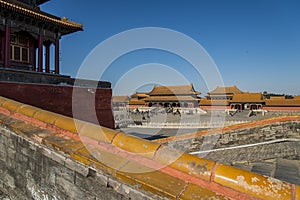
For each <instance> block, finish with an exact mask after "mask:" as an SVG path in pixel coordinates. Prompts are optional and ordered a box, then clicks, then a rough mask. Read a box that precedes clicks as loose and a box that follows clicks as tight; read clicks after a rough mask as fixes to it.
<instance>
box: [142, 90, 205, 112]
mask: <svg viewBox="0 0 300 200" xmlns="http://www.w3.org/2000/svg"><path fill="white" fill-rule="evenodd" d="M199 94H200V92H197V91H195V89H194V86H193V85H192V84H189V85H181V86H154V87H153V89H152V91H151V92H149V93H147V95H149V97H147V98H144V99H143V100H144V101H145V103H146V104H147V106H149V107H152V106H161V107H190V108H195V107H198V105H199V99H200V98H199V97H198V95H199Z"/></svg>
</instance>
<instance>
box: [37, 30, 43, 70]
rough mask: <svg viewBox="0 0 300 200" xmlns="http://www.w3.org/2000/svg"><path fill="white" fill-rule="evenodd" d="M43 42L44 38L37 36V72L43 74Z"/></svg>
mask: <svg viewBox="0 0 300 200" xmlns="http://www.w3.org/2000/svg"><path fill="white" fill-rule="evenodd" d="M43 40H44V36H43V35H42V34H40V35H39V46H38V71H39V72H43Z"/></svg>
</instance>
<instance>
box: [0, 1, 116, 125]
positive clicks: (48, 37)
mask: <svg viewBox="0 0 300 200" xmlns="http://www.w3.org/2000/svg"><path fill="white" fill-rule="evenodd" d="M48 1H49V0H0V96H3V97H6V98H9V99H13V100H16V101H19V102H22V103H25V104H29V105H32V106H36V107H39V108H41V109H44V110H48V111H51V112H55V113H58V114H62V115H65V116H69V117H74V118H77V119H81V120H84V121H88V122H91V123H95V124H100V125H103V126H106V127H110V128H114V127H115V126H114V119H113V115H112V108H111V106H112V105H111V97H112V90H111V83H109V82H103V81H91V80H78V79H76V80H75V79H74V78H71V77H70V76H67V75H61V74H60V71H61V70H60V54H61V52H60V41H61V38H62V37H63V36H65V35H68V34H71V33H74V32H77V31H82V30H83V26H82V25H81V24H79V23H76V22H72V21H69V20H68V19H67V18H66V17H62V18H61V17H57V16H54V15H52V14H49V13H47V12H44V11H42V10H41V9H40V5H42V4H44V3H46V2H48ZM77 45H78V46H77V47H76V44H74V48H75V47H76V48H79V47H80V44H77ZM74 94H76V98H75V99H76V100H74V98H73V95H74ZM88 99H92V100H93V102H94V101H95V103H94V104H95V105H94V104H93V103H87V101H88ZM93 105H94V106H93ZM73 108H76V110H77V113H79V114H77V115H76V114H75V115H76V116H74V109H73ZM95 112H96V114H95Z"/></svg>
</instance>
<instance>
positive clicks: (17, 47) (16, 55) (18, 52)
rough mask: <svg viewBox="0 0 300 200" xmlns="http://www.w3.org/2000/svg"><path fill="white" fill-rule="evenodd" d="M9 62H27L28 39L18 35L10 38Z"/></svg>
mask: <svg viewBox="0 0 300 200" xmlns="http://www.w3.org/2000/svg"><path fill="white" fill-rule="evenodd" d="M10 50H11V56H10V58H11V60H13V61H16V62H25V63H28V62H29V38H28V37H24V36H19V35H11V37H10Z"/></svg>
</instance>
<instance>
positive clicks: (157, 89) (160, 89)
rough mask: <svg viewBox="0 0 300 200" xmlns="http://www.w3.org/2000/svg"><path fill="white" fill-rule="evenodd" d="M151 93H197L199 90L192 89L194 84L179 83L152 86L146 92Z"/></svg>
mask: <svg viewBox="0 0 300 200" xmlns="http://www.w3.org/2000/svg"><path fill="white" fill-rule="evenodd" d="M148 94H149V95H150V96H152V95H161V96H164V95H182V94H184V95H198V94H200V92H196V91H195V90H194V86H193V85H192V84H190V85H179V86H156V85H155V86H154V87H153V89H152V91H151V92H149V93H148Z"/></svg>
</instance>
